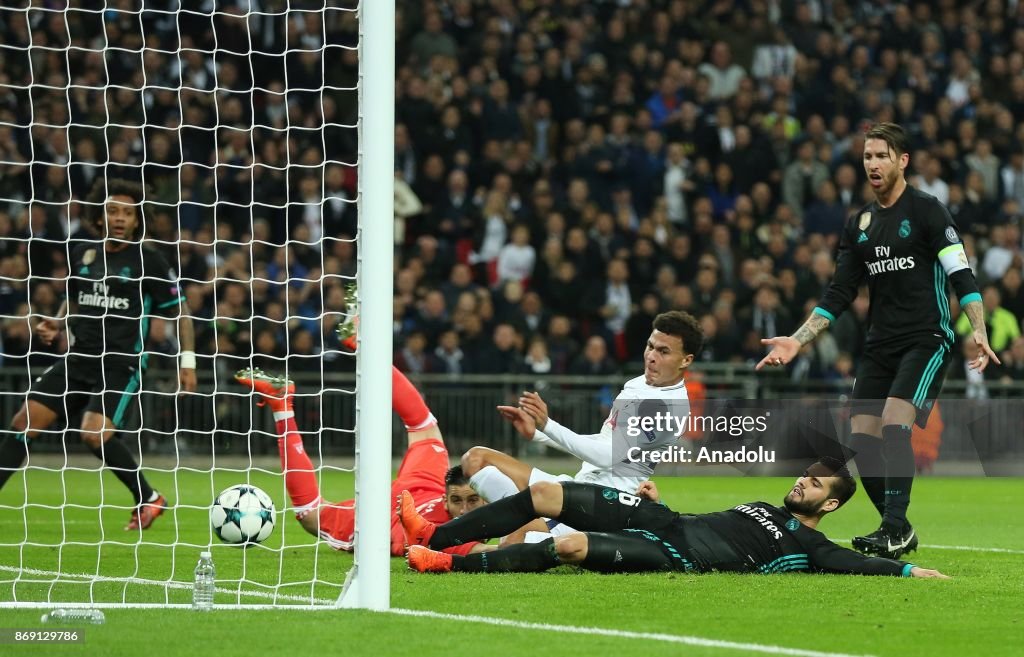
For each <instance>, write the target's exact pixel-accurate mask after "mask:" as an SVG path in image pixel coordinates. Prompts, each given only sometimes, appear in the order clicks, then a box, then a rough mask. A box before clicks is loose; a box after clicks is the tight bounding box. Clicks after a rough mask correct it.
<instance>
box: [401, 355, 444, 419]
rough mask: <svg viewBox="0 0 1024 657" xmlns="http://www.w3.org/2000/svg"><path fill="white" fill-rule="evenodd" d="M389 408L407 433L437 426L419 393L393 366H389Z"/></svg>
mask: <svg viewBox="0 0 1024 657" xmlns="http://www.w3.org/2000/svg"><path fill="white" fill-rule="evenodd" d="M391 406H392V407H393V408H394V409H395V412H397V413H398V416H399V417H400V418H402V422H403V423H404V424H405V428H406V429H408V430H409V431H422V430H424V429H428V428H430V427H431V426H433V425H435V424H437V420H436V419H435V418H434V416H433V415H432V414H431V413H430V409H429V408H427V404H426V403H425V402H424V401H423V397H422V396H420V393H419V391H418V390H416V387H415V386H414V385H413V384H412V383H411V382H410V381H409V379H407V378H405V375H404V374H402V373H401V372H400V371H399V370H398V368H397V367H395V366H394V365H392V366H391Z"/></svg>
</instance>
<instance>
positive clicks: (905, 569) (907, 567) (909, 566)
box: [900, 563, 917, 577]
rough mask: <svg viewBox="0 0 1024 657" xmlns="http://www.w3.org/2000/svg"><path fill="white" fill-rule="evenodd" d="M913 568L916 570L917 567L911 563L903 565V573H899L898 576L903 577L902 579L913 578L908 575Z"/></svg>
mask: <svg viewBox="0 0 1024 657" xmlns="http://www.w3.org/2000/svg"><path fill="white" fill-rule="evenodd" d="M915 568H917V566H915V565H914V564H912V563H908V564H905V565H904V566H903V572H902V573H900V574H901V575H903V576H904V577H913V575H911V574H910V571H911V570H913V569H915Z"/></svg>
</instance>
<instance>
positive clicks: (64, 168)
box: [0, 0, 1024, 381]
mask: <svg viewBox="0 0 1024 657" xmlns="http://www.w3.org/2000/svg"><path fill="white" fill-rule="evenodd" d="M75 4H76V3H74V2H72V3H70V5H71V6H72V7H74V5H75ZM130 4H131V3H126V2H121V3H118V2H110V3H108V6H109V7H110V9H108V11H106V12H104V13H102V14H101V13H96V12H91V11H84V10H77V9H74V8H72V9H71V10H68V11H67V12H66V13H64V14H62V13H61V12H59V11H52V10H49V9H42V8H40V9H33V10H31V11H25V10H17V9H8V8H5V9H3V10H0V30H2V32H0V33H2V35H3V38H2V39H0V43H2V44H3V45H2V46H0V61H2V63H3V65H2V66H0V235H2V236H4V239H3V240H2V241H0V276H2V279H0V314H2V315H3V316H5V317H7V319H6V320H4V322H3V329H2V334H0V339H2V343H3V348H2V350H0V351H2V358H3V364H6V365H11V364H17V363H21V362H24V359H25V358H26V357H27V354H28V353H29V351H30V348H31V351H32V352H39V353H40V354H41V356H44V355H45V352H46V351H47V348H46V347H44V346H42V345H41V344H39V343H37V342H34V341H32V338H31V335H30V331H29V324H28V322H26V321H25V317H26V316H29V315H48V314H53V313H54V312H55V311H56V310H57V308H58V306H59V305H60V302H61V294H62V292H63V289H64V281H65V280H66V277H67V276H68V271H67V264H66V246H65V244H64V243H65V242H66V240H67V239H68V238H69V237H70V238H71V239H84V238H87V237H88V235H87V233H85V228H84V226H83V223H82V221H81V216H82V211H83V207H82V203H81V201H82V200H83V199H84V198H85V196H86V194H87V191H88V188H89V187H90V185H91V184H92V182H93V180H95V179H96V178H97V177H98V176H102V175H104V172H105V174H106V175H107V176H119V177H128V178H133V179H140V180H144V182H145V183H146V184H147V185H148V186H149V189H150V192H151V194H152V197H151V198H152V201H153V202H152V203H150V204H149V206H148V207H147V237H148V238H149V239H150V240H151V241H152V243H153V245H154V246H155V247H157V248H160V249H161V250H163V251H164V253H165V255H167V257H168V259H169V260H170V261H171V262H173V263H175V265H176V266H177V267H178V270H179V272H180V276H181V278H182V282H183V289H184V291H185V294H186V295H187V301H188V307H189V310H190V311H191V313H192V315H193V316H194V317H195V320H196V327H197V346H198V349H197V350H198V351H199V352H200V353H201V354H205V355H207V356H208V357H209V356H211V355H213V354H217V359H218V362H219V364H222V365H223V367H224V368H225V369H229V368H231V369H233V368H236V367H241V366H242V365H243V364H247V363H248V357H249V356H250V354H257V355H258V356H259V357H258V363H261V364H262V363H264V362H265V364H266V365H268V366H271V367H274V363H273V362H272V361H274V360H276V359H282V358H286V357H287V359H288V367H289V368H291V369H298V370H301V369H319V368H320V364H319V354H320V353H321V352H325V353H327V354H330V355H331V356H332V357H334V359H335V361H336V365H334V366H336V367H348V366H350V365H351V361H352V359H350V358H344V357H337V356H336V351H337V350H338V349H339V344H338V341H337V337H336V336H335V335H334V330H333V329H334V326H335V325H336V324H337V322H338V321H339V319H340V318H341V317H342V316H343V313H344V311H345V305H346V299H345V296H346V294H345V284H346V282H347V280H348V279H349V278H351V277H353V276H354V274H355V270H356V260H355V244H354V243H353V237H354V235H355V228H356V205H355V203H354V199H355V196H356V169H355V167H354V162H355V159H356V130H355V127H354V126H355V124H356V121H357V117H358V113H357V112H358V108H357V104H356V103H357V96H356V93H355V91H354V90H353V88H354V86H355V84H356V82H357V73H358V71H357V56H356V51H355V50H354V49H353V48H354V46H355V45H356V44H357V40H358V31H357V21H356V16H355V14H354V13H353V12H352V11H350V10H349V9H348V8H346V7H351V6H352V5H354V3H345V5H344V6H341V7H338V8H333V9H328V10H325V11H313V9H315V8H317V7H320V6H321V3H319V2H316V3H304V2H302V1H301V0H291V2H289V3H286V2H284V0H258V1H257V0H238V1H236V2H228V1H225V2H218V3H217V13H216V14H213V15H211V14H210V13H209V9H208V7H206V5H208V4H209V3H202V7H204V9H200V10H195V11H193V10H188V11H180V12H178V13H176V14H175V13H170V12H164V11H160V10H161V9H163V10H173V9H175V8H176V7H177V5H178V3H177V2H174V0H164V1H162V2H161V1H157V2H148V3H146V8H147V11H144V12H142V14H141V15H140V14H135V13H131V11H125V10H124V9H125V8H127V6H128V5H130ZM328 4H332V3H328ZM333 4H336V3H333ZM44 5H45V3H44ZM397 5H398V14H397V18H398V33H397V35H396V48H397V53H396V61H397V65H398V68H397V79H396V85H395V89H396V125H395V201H396V204H395V205H396V216H395V229H396V230H395V234H396V244H395V249H396V267H395V272H394V277H395V278H394V281H395V298H394V331H395V344H396V356H395V360H396V363H397V364H398V365H399V367H400V368H402V369H403V370H405V371H408V372H411V373H424V372H453V373H469V372H473V373H506V372H511V373H534V374H545V373H570V374H612V373H615V372H618V371H621V370H622V369H624V368H629V367H630V365H631V364H632V363H636V362H637V361H639V359H640V358H641V356H642V347H643V344H644V340H645V339H646V336H647V334H648V332H649V330H650V323H651V320H652V318H653V317H654V316H655V315H656V314H657V313H658V312H661V311H663V310H667V309H680V310H687V311H689V312H691V313H693V314H694V315H695V316H697V317H698V318H699V319H700V322H701V324H702V326H703V328H704V331H705V334H706V342H705V345H704V348H703V350H702V352H701V353H700V354H698V361H701V362H751V363H752V362H756V361H757V360H759V359H760V358H761V357H762V356H763V353H764V350H763V348H762V346H761V344H760V342H759V339H760V338H762V337H770V336H774V335H782V334H788V333H789V332H791V331H792V330H793V329H794V328H795V327H796V326H797V325H799V323H800V322H802V321H803V319H804V318H805V317H806V315H807V314H808V312H809V310H810V308H812V307H813V305H814V304H815V302H816V301H817V299H818V297H819V295H820V293H821V291H822V287H823V285H824V284H825V283H826V282H827V281H828V280H829V278H830V276H831V274H832V271H833V266H834V261H833V259H834V254H835V249H836V247H837V243H838V235H839V232H840V229H841V227H842V225H843V223H844V221H845V220H846V218H847V217H848V216H849V215H850V214H851V213H853V212H855V211H856V210H857V209H858V208H859V207H860V206H861V205H863V204H864V203H866V202H868V200H870V199H871V194H870V189H869V188H868V187H866V185H865V182H866V181H865V175H864V171H863V168H862V166H861V161H860V160H861V148H862V145H863V136H862V130H863V127H864V126H865V125H866V124H867V123H869V122H873V121H896V122H898V123H900V124H902V125H903V126H905V127H906V128H907V129H908V131H909V132H910V134H911V135H912V139H913V147H912V152H911V169H912V176H911V183H912V184H914V185H915V186H917V187H918V188H920V189H922V190H924V191H926V192H928V193H930V194H933V195H935V196H936V197H938V198H939V199H940V200H942V201H943V202H944V203H946V204H947V206H948V208H949V210H950V212H951V213H952V215H953V217H954V218H955V219H956V221H957V223H958V225H959V227H960V228H961V229H962V231H963V233H964V240H965V246H966V249H967V252H968V254H969V256H970V258H971V264H972V267H973V269H974V271H975V273H976V275H977V276H978V278H979V283H980V284H981V285H982V288H983V296H984V303H985V307H986V311H987V313H988V314H989V317H990V319H989V331H990V335H991V344H992V346H993V348H994V349H995V350H996V351H997V352H998V353H1000V354H1001V355H1002V358H1003V360H1004V365H1003V367H1002V368H999V369H990V370H989V372H988V373H986V377H987V378H993V377H996V378H1003V377H1008V378H1010V379H1015V380H1022V379H1024V337H1021V319H1022V318H1024V286H1022V275H1024V257H1022V235H1021V230H1022V219H1024V147H1022V144H1024V3H1019V2H1002V1H1001V0H987V1H984V2H971V3H961V2H955V1H954V0H939V1H938V2H912V3H902V2H888V1H884V0H878V1H871V2H856V1H853V0H846V1H844V0H833V1H831V2H824V1H822V0H800V1H790V0H782V1H774V0H746V1H743V0H736V1H734V0H709V1H702V0H614V1H613V0H605V1H600V0H557V1H556V0H426V1H423V2H420V1H419V0H417V1H415V2H414V1H412V0H399V1H398V2H397ZM286 6H288V7H291V9H293V11H292V12H290V14H288V15H284V14H283V13H281V12H283V10H284V8H285V7H286ZM306 8H308V9H310V11H305V9H306ZM250 9H251V11H252V12H253V13H251V14H248V15H246V13H245V12H246V11H247V10H250ZM203 12H207V13H203ZM321 16H323V18H322V19H321ZM29 46H31V48H30V47H29ZM67 46H72V47H74V48H81V49H85V50H72V51H70V52H72V53H73V56H67V57H66V56H65V53H66V52H68V51H66V50H65V49H66V47H67ZM104 46H106V49H105V50H104V49H103V48H104ZM143 47H145V48H144V49H143ZM250 47H251V49H252V51H253V52H252V54H251V55H250V54H248V53H249V51H250ZM30 82H31V83H34V85H35V86H33V87H31V88H30V87H29V86H28V84H29V83H30ZM69 85H70V86H69ZM321 87H323V89H322V90H321ZM369 111H372V108H370V110H369ZM951 303H952V304H953V305H954V314H953V316H954V317H956V300H955V298H952V299H951ZM867 317H868V307H867V300H866V295H864V294H862V295H861V296H860V297H859V298H858V300H857V301H856V302H855V303H854V305H853V307H852V308H851V310H850V311H849V312H847V313H846V314H844V315H843V316H842V317H840V318H839V320H838V321H837V322H836V324H835V325H834V326H833V327H832V328H831V329H830V331H829V333H828V335H827V336H826V337H825V338H824V339H819V340H818V341H816V342H815V343H813V345H808V347H806V350H807V351H806V353H805V354H804V355H803V356H802V357H801V358H799V359H798V360H797V361H796V362H795V363H794V364H792V365H791V366H790V370H789V372H788V375H789V376H790V377H792V378H794V379H797V380H802V379H823V380H835V381H848V380H849V379H850V378H851V377H852V373H853V369H854V368H853V363H854V362H856V360H857V358H858V357H859V354H860V350H861V348H862V345H863V336H864V333H865V330H866V322H867ZM955 328H956V330H957V331H958V332H960V333H961V334H964V335H966V334H969V325H968V324H967V323H966V322H959V323H957V324H956V326H955ZM168 335H171V333H170V332H168V331H167V330H166V327H165V326H162V325H161V323H160V322H154V327H153V333H152V334H151V344H150V348H151V349H153V350H154V351H156V352H173V351H174V349H175V346H174V345H173V344H172V343H170V341H169V339H168V338H167V337H165V336H168ZM58 348H59V347H58ZM969 348H970V347H967V346H965V347H964V350H965V351H966V350H968V349H969ZM34 362H35V361H34ZM276 369H281V364H280V363H277V365H276ZM965 372H966V370H965V368H964V367H963V366H957V367H955V368H954V371H953V376H959V377H963V376H966V374H965Z"/></svg>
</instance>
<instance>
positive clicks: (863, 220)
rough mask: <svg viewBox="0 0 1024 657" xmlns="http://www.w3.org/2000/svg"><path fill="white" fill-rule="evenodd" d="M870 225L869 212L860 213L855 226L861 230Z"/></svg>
mask: <svg viewBox="0 0 1024 657" xmlns="http://www.w3.org/2000/svg"><path fill="white" fill-rule="evenodd" d="M870 225H871V213H870V212H865V213H863V214H861V215H860V222H859V223H858V224H857V228H860V229H861V230H867V228H868V226H870Z"/></svg>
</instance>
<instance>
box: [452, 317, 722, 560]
mask: <svg viewBox="0 0 1024 657" xmlns="http://www.w3.org/2000/svg"><path fill="white" fill-rule="evenodd" d="M703 341H704V334H703V332H702V330H701V328H700V324H699V323H698V322H697V320H696V319H695V318H694V317H693V316H692V315H690V314H689V313H685V312H681V311H670V312H666V313H662V314H660V315H658V316H657V317H656V318H655V319H654V323H653V330H652V331H651V335H650V337H649V338H648V339H647V347H646V349H645V350H644V373H643V374H642V375H641V376H638V377H636V378H634V379H631V380H629V381H627V382H626V384H625V385H624V386H623V387H622V390H621V391H620V392H619V394H618V396H617V397H616V398H615V403H614V404H613V406H612V410H611V412H610V413H609V415H608V417H607V419H605V421H604V424H603V425H602V427H601V430H600V432H599V433H596V434H589V435H581V434H578V433H576V432H575V431H573V430H572V429H570V428H568V427H565V426H563V425H561V424H559V423H558V422H556V421H555V420H553V419H551V418H550V417H548V409H547V404H546V403H545V402H544V400H543V399H541V397H540V395H539V394H537V393H535V392H526V393H524V394H523V396H522V397H520V399H519V406H499V407H498V411H499V412H500V413H501V414H502V416H503V417H504V418H505V419H506V420H508V421H509V422H511V423H512V425H513V426H514V427H515V429H516V431H518V432H519V434H520V435H522V436H523V438H525V439H527V440H531V441H533V442H537V443H544V444H549V445H552V446H554V447H556V448H557V449H559V450H561V451H564V452H566V453H568V454H572V455H573V456H575V457H576V458H578V459H580V460H581V461H583V465H582V467H581V468H580V470H579V472H577V473H576V475H575V476H574V477H570V476H569V475H552V474H550V473H547V472H544V471H543V470H540V469H538V468H534V467H532V466H530V465H528V464H526V463H523V462H522V461H520V460H518V459H516V458H514V457H512V456H509V455H508V454H504V453H502V452H499V451H497V450H494V449H490V448H488V447H473V448H472V449H470V450H469V451H468V452H466V453H465V454H464V455H463V457H462V468H463V471H464V472H465V474H466V475H468V476H469V477H470V485H471V486H473V488H474V489H475V490H476V491H477V492H479V493H480V495H481V496H482V497H484V498H485V499H487V500H489V501H496V500H499V499H502V498H504V497H508V496H509V495H514V494H515V493H517V492H519V491H520V490H523V489H525V488H527V487H529V486H530V485H531V484H534V483H537V482H539V481H576V482H580V483H592V484H599V485H602V486H607V487H611V488H617V489H619V490H623V491H626V492H630V493H633V492H636V490H637V488H638V487H639V486H640V484H641V483H643V482H644V481H646V480H647V479H649V478H650V476H651V475H652V474H653V473H654V464H653V463H648V462H645V461H642V460H635V459H627V458H626V456H627V452H629V450H630V449H631V448H636V447H638V448H640V452H641V453H643V452H647V451H656V450H659V449H663V448H664V447H666V446H668V445H673V444H675V442H676V441H677V439H678V437H679V433H680V432H679V431H678V430H676V429H674V428H673V427H679V426H683V424H684V422H685V419H686V416H687V415H688V414H689V401H688V399H687V395H686V387H685V382H684V378H683V375H684V373H685V371H686V368H687V367H689V366H690V364H691V363H692V362H693V358H694V354H696V353H699V352H700V350H701V347H702V344H703ZM659 414H660V417H662V418H671V422H664V423H662V426H661V427H654V428H653V429H652V430H645V428H646V427H645V426H644V425H642V424H640V420H641V419H642V418H651V419H654V418H657V417H659ZM634 453H635V452H634ZM530 529H531V530H537V531H538V533H537V534H534V533H533V532H532V531H531V532H530V534H529V536H527V537H526V538H527V540H530V541H533V540H542V539H543V538H544V536H542V535H540V532H545V531H546V532H549V533H552V534H555V535H559V534H562V533H566V532H568V531H571V529H570V528H567V527H565V525H560V524H559V523H557V522H552V521H549V522H547V523H544V524H540V523H537V524H534V525H533V526H531V527H530ZM512 540H518V539H517V538H513V539H512Z"/></svg>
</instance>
